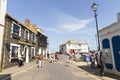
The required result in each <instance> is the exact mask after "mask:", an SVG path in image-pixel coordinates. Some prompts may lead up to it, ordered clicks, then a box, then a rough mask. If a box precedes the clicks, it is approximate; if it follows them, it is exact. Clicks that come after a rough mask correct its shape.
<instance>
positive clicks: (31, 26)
mask: <svg viewBox="0 0 120 80" xmlns="http://www.w3.org/2000/svg"><path fill="white" fill-rule="evenodd" d="M6 17H9V18H11V19H12V20H14V21H15V22H17V23H18V24H20V25H21V26H23V27H25V28H27V29H28V30H30V31H32V32H33V33H35V34H37V32H38V28H36V26H35V25H33V24H30V25H29V26H25V25H24V24H22V23H21V22H19V21H18V20H16V19H15V18H13V17H12V16H10V15H9V14H6ZM40 33H41V32H40ZM42 34H43V33H42Z"/></svg>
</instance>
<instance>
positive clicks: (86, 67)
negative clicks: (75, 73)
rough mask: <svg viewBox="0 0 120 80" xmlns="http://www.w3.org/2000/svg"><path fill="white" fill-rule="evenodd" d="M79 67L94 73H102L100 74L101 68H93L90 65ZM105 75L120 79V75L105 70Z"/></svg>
mask: <svg viewBox="0 0 120 80" xmlns="http://www.w3.org/2000/svg"><path fill="white" fill-rule="evenodd" d="M78 68H81V69H83V70H85V71H87V72H88V73H91V74H93V75H96V76H100V74H99V73H100V69H92V68H91V67H90V66H78ZM104 77H110V78H113V79H116V80H120V76H117V75H114V74H110V73H107V72H105V76H104Z"/></svg>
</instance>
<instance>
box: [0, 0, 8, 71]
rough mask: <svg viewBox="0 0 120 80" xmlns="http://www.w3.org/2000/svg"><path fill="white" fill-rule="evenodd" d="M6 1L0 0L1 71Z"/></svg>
mask: <svg viewBox="0 0 120 80" xmlns="http://www.w3.org/2000/svg"><path fill="white" fill-rule="evenodd" d="M6 5H7V0H0V37H1V38H0V69H1V60H2V59H1V58H2V45H3V33H4V24H5V15H6Z"/></svg>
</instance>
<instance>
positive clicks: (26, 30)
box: [24, 29, 30, 40]
mask: <svg viewBox="0 0 120 80" xmlns="http://www.w3.org/2000/svg"><path fill="white" fill-rule="evenodd" d="M26 32H28V37H27V38H26ZM24 33H25V34H24V40H25V39H27V40H29V36H30V31H29V30H28V29H25V31H24Z"/></svg>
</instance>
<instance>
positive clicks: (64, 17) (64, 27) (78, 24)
mask: <svg viewBox="0 0 120 80" xmlns="http://www.w3.org/2000/svg"><path fill="white" fill-rule="evenodd" d="M53 19H54V20H53V21H54V22H55V23H54V25H52V26H53V27H49V28H47V29H46V30H47V31H53V32H57V33H63V32H74V31H78V30H80V29H83V28H85V27H87V25H88V24H89V23H90V22H91V21H93V19H83V20H81V19H78V18H77V17H75V16H72V15H70V14H67V13H65V12H62V11H55V12H54V13H53Z"/></svg>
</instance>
